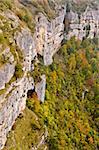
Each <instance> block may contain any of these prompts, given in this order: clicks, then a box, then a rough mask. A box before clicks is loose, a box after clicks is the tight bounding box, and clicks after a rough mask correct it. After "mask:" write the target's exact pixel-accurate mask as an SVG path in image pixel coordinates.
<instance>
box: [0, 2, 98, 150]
mask: <svg viewBox="0 0 99 150" xmlns="http://www.w3.org/2000/svg"><path fill="white" fill-rule="evenodd" d="M30 1H31V0H30ZM17 2H18V1H17ZM22 2H23V3H24V2H25V3H27V2H29V1H22ZM51 3H54V0H52V1H51ZM29 4H30V3H29ZM24 7H25V6H24ZM55 7H56V5H55ZM32 9H33V8H32ZM55 10H57V11H56V12H57V13H56V14H57V15H56V17H55V18H52V19H50V20H49V19H48V18H47V16H45V15H44V14H43V13H41V12H39V13H38V14H37V15H36V16H35V24H36V26H35V31H34V34H32V32H31V30H30V29H29V28H28V26H27V25H26V24H25V23H23V22H22V21H21V20H20V19H19V18H20V17H18V16H17V15H15V14H14V13H13V12H12V11H6V12H3V13H0V27H1V30H0V35H1V34H2V33H3V32H4V34H6V35H5V36H8V37H9V39H7V42H8V41H9V44H8V45H7V46H6V48H5V47H4V48H2V45H3V44H2V43H0V58H1V57H2V58H3V59H2V61H1V60H0V149H2V148H3V146H4V144H5V142H6V137H7V134H8V132H9V131H10V130H11V127H12V126H13V124H14V122H15V120H16V118H17V117H18V115H19V114H20V113H21V112H22V110H23V109H24V108H25V104H26V99H27V92H28V90H31V89H34V88H35V91H36V92H37V95H38V99H39V100H41V101H42V102H44V97H45V88H46V77H45V75H42V76H41V81H40V82H39V83H37V84H35V83H34V80H33V77H31V71H33V70H34V69H35V68H34V60H38V59H39V58H38V55H41V57H42V58H43V62H44V65H46V66H47V65H50V64H51V63H52V61H53V55H54V54H55V53H56V52H57V51H58V49H59V47H60V46H61V42H62V40H63V39H64V35H65V36H66V39H69V38H70V37H72V36H74V35H75V36H76V37H77V38H79V39H83V38H86V37H90V38H93V37H96V36H98V34H99V29H98V24H99V10H98V9H97V10H95V9H93V8H89V7H87V9H86V11H85V12H83V13H82V14H81V15H80V17H79V14H78V13H77V12H76V11H73V10H70V11H67V10H66V8H65V5H63V6H62V5H60V6H58V7H56V9H55ZM25 17H26V16H25ZM25 19H26V18H25ZM64 23H65V31H66V32H65V33H64ZM5 25H6V27H5ZM6 29H7V30H6ZM0 40H1V41H2V40H3V38H2V39H0ZM1 41H0V42H1ZM4 43H5V41H4ZM12 47H14V50H12ZM36 63H37V62H36ZM17 64H21V66H22V68H21V71H22V72H23V74H22V75H21V76H20V77H17V76H15V71H17V69H18V67H17V69H16V65H17ZM19 69H20V68H19ZM34 71H35V70H34ZM19 73H20V72H19ZM13 77H14V78H13Z"/></svg>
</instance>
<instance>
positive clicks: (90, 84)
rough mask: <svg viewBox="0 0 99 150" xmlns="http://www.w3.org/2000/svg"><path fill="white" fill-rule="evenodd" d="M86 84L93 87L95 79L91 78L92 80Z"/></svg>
mask: <svg viewBox="0 0 99 150" xmlns="http://www.w3.org/2000/svg"><path fill="white" fill-rule="evenodd" d="M86 83H87V86H90V87H92V86H93V85H94V79H93V78H90V79H88V80H87V81H86Z"/></svg>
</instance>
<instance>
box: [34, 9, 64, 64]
mask: <svg viewBox="0 0 99 150" xmlns="http://www.w3.org/2000/svg"><path fill="white" fill-rule="evenodd" d="M65 12H66V9H65V7H64V6H63V7H60V8H59V11H58V15H57V17H56V18H55V19H52V20H51V21H48V20H47V18H46V17H45V16H44V15H43V14H39V15H38V16H37V17H36V24H37V25H36V31H35V33H34V43H35V48H36V51H37V53H38V54H40V55H42V56H43V60H44V65H50V64H51V63H52V61H53V60H52V57H53V55H54V54H55V52H56V51H57V50H58V49H59V47H60V44H61V41H62V40H63V33H64V24H63V21H64V16H65Z"/></svg>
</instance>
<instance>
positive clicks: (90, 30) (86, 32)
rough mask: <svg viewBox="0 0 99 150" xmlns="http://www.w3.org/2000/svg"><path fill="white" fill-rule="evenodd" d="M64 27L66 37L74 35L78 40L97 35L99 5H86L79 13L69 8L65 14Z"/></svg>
mask: <svg viewBox="0 0 99 150" xmlns="http://www.w3.org/2000/svg"><path fill="white" fill-rule="evenodd" d="M74 18H75V19H74ZM65 27H66V28H67V32H66V38H67V39H70V38H71V37H72V36H75V37H76V38H78V39H80V40H82V39H85V38H91V39H92V38H95V37H98V35H99V7H98V8H97V9H93V8H90V7H89V6H88V7H87V8H86V10H85V11H84V12H83V13H81V14H79V13H77V12H74V11H72V10H70V11H69V12H67V14H66V18H65Z"/></svg>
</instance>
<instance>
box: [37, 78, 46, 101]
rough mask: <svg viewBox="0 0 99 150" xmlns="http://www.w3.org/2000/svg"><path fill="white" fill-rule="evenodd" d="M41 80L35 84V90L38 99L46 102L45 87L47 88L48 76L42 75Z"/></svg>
mask: <svg viewBox="0 0 99 150" xmlns="http://www.w3.org/2000/svg"><path fill="white" fill-rule="evenodd" d="M41 79H42V80H41V81H40V82H39V83H37V84H36V85H35V91H36V93H37V96H38V99H39V100H40V101H41V102H44V99H45V89H46V76H45V75H42V76H41Z"/></svg>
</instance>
